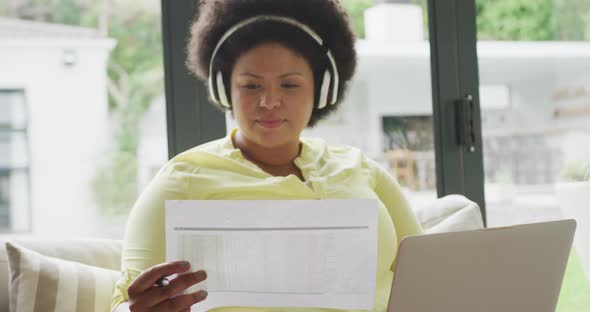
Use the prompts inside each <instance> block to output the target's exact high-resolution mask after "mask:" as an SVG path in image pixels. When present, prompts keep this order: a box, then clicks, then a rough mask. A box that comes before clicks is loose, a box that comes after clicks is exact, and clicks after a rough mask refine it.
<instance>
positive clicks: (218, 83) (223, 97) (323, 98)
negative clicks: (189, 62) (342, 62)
mask: <svg viewBox="0 0 590 312" xmlns="http://www.w3.org/2000/svg"><path fill="white" fill-rule="evenodd" d="M267 21H273V22H282V23H285V24H289V25H292V26H295V27H297V28H299V29H301V30H303V31H304V32H306V33H307V34H308V35H309V36H311V37H312V38H313V39H314V40H315V41H316V42H317V43H318V44H319V45H320V46H323V45H324V41H323V40H322V38H321V37H320V36H318V34H317V33H316V32H314V31H313V30H312V29H311V28H310V27H309V26H307V25H305V24H302V23H300V22H299V21H297V20H295V19H292V18H289V17H284V16H278V15H258V16H254V17H251V18H248V19H245V20H243V21H241V22H240V23H238V24H236V25H234V26H233V27H232V28H230V29H229V30H228V31H226V32H225V34H223V36H221V39H219V42H218V43H217V46H216V47H215V50H213V54H212V55H211V61H210V62H209V94H210V96H211V98H212V99H213V100H214V101H215V102H216V103H217V104H220V105H221V106H223V107H225V108H228V109H229V108H230V104H229V100H228V97H227V93H226V88H225V86H224V85H223V76H222V74H221V71H217V72H216V73H214V72H213V61H214V60H215V55H217V51H218V50H219V47H221V45H222V44H223V43H224V42H225V40H227V38H228V37H229V36H231V35H232V34H233V33H234V32H236V31H237V30H238V29H240V28H242V27H244V26H247V25H250V24H253V23H257V22H267ZM326 55H327V56H328V59H329V60H330V65H331V68H332V73H330V70H329V69H326V71H325V72H324V78H323V81H322V85H321V87H320V97H319V101H318V109H322V108H324V107H326V105H327V103H328V94H329V88H330V83H331V81H332V74H333V75H334V84H333V88H332V98H331V101H330V104H331V105H334V104H336V100H337V98H338V80H339V79H338V68H337V67H336V61H334V57H333V56H332V52H330V50H328V49H327V48H326ZM213 79H216V80H215V87H216V88H217V94H218V95H219V98H218V97H216V96H215V90H214V88H215V87H214V85H213Z"/></svg>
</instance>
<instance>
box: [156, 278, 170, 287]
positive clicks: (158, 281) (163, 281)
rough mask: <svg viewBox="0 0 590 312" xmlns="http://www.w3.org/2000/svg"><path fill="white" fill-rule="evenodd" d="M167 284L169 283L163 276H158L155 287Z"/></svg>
mask: <svg viewBox="0 0 590 312" xmlns="http://www.w3.org/2000/svg"><path fill="white" fill-rule="evenodd" d="M168 285H170V281H169V280H168V279H167V278H165V277H160V278H159V279H158V280H157V281H156V287H158V288H162V287H166V286H168Z"/></svg>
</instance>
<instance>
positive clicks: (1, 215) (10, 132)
mask: <svg viewBox="0 0 590 312" xmlns="http://www.w3.org/2000/svg"><path fill="white" fill-rule="evenodd" d="M28 146H29V142H28V129H27V116H26V104H25V95H24V92H23V91H22V90H0V231H2V232H6V231H27V230H29V229H30V221H29V220H30V210H31V209H30V204H29V202H30V196H31V194H30V189H29V185H30V184H29V161H28Z"/></svg>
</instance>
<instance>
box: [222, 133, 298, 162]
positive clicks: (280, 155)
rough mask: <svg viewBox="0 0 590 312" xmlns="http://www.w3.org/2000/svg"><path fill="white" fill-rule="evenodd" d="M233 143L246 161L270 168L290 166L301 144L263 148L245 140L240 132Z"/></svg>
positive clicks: (293, 143) (294, 143)
mask: <svg viewBox="0 0 590 312" xmlns="http://www.w3.org/2000/svg"><path fill="white" fill-rule="evenodd" d="M232 139H234V141H233V143H234V146H235V147H236V148H239V149H240V151H242V154H243V155H244V157H246V158H247V159H248V160H250V161H252V162H254V163H257V164H261V165H264V166H272V167H285V166H292V165H293V161H294V160H295V158H297V156H299V153H300V149H301V146H300V145H301V144H300V143H299V142H292V143H289V144H286V145H283V146H277V147H271V148H268V147H264V146H261V145H258V144H256V143H254V142H251V141H249V140H248V139H246V138H245V137H244V136H243V135H242V134H241V133H240V131H238V132H237V133H236V135H235V138H232Z"/></svg>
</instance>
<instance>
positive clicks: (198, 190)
mask: <svg viewBox="0 0 590 312" xmlns="http://www.w3.org/2000/svg"><path fill="white" fill-rule="evenodd" d="M235 133H236V129H234V131H232V133H231V136H233V135H235ZM231 136H230V135H228V136H226V137H225V138H223V139H219V140H216V141H212V142H209V143H206V144H203V145H200V146H197V147H195V148H192V149H190V150H188V151H185V152H183V153H181V154H179V155H177V156H176V157H174V158H173V159H171V160H170V161H169V162H168V163H167V164H166V165H164V166H163V167H162V169H161V170H160V171H159V172H158V174H157V175H156V177H155V178H154V179H153V180H152V181H151V183H150V184H149V185H148V186H147V188H146V189H145V190H144V191H143V193H142V194H141V195H140V196H139V198H138V200H137V202H136V203H135V205H134V207H133V209H132V211H131V214H130V216H129V221H128V224H127V229H126V233H125V240H124V244H123V254H122V270H123V274H122V276H121V279H120V280H119V281H118V283H117V286H116V289H115V293H114V296H113V301H112V307H115V306H117V305H119V304H120V303H121V302H123V301H127V300H128V296H127V288H128V287H129V284H131V282H132V281H133V280H134V279H135V278H136V277H137V276H138V275H139V273H140V272H141V271H143V270H145V269H147V268H149V267H151V266H153V265H156V264H158V263H162V262H165V261H166V248H165V230H164V206H165V201H166V200H169V199H181V200H186V199H200V200H202V199H210V200H216V199H224V200H227V199H230V200H231V199H236V200H244V199H251V200H254V199H344V198H376V199H378V202H379V208H378V251H377V285H376V290H375V307H374V310H373V311H385V309H386V307H387V303H388V300H389V292H390V289H391V282H392V278H393V272H392V271H391V266H392V263H393V261H394V258H395V255H396V253H397V249H398V246H399V243H400V241H401V239H402V238H404V237H406V236H409V235H418V234H421V233H422V229H421V228H420V225H419V224H418V222H417V221H416V218H415V216H414V214H413V212H412V210H411V209H410V206H409V205H408V202H407V200H406V198H405V197H404V195H403V194H402V192H401V190H400V187H399V185H398V183H397V182H396V181H395V179H394V178H393V177H392V176H391V175H390V174H389V173H388V172H386V171H385V170H384V169H382V168H381V167H379V166H378V165H377V164H376V163H375V162H374V161H372V160H370V159H368V158H367V157H366V156H365V155H364V154H363V153H362V152H361V151H360V150H358V149H355V148H352V147H334V146H328V145H326V143H325V142H324V141H322V140H320V139H306V138H302V139H301V143H302V149H301V153H300V155H299V157H298V158H297V159H295V164H296V165H297V166H298V167H299V169H300V170H301V172H302V173H303V176H304V178H305V180H306V182H308V183H310V184H311V187H309V186H307V185H306V184H305V183H303V182H302V181H301V180H299V178H297V177H296V176H295V175H289V176H287V177H275V176H272V175H270V174H268V173H266V172H264V171H263V170H262V169H260V168H259V167H258V166H256V165H255V164H253V163H252V162H250V161H248V160H246V159H245V158H244V156H243V155H242V153H241V152H240V150H239V149H237V148H235V147H234V146H233V143H232V139H231ZM211 311H215V312H229V311H244V312H250V311H252V312H254V311H256V312H261V311H265V312H266V311H290V312H294V311H306V312H309V311H336V310H332V309H319V308H255V307H249V308H247V307H221V308H216V309H213V310H211ZM337 311H342V310H337Z"/></svg>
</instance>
